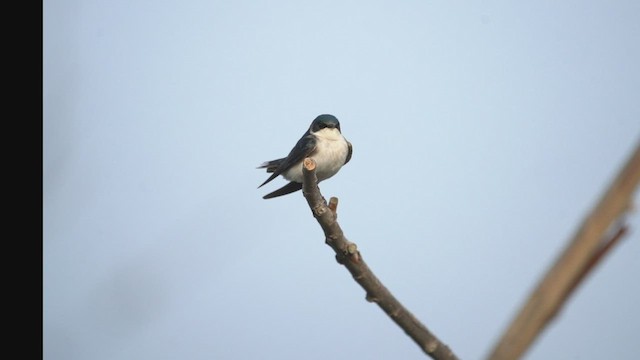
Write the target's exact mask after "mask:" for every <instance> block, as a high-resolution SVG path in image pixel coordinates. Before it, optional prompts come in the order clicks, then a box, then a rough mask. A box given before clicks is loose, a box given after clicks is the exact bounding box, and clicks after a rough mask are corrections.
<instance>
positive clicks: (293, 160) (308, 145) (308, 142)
mask: <svg viewBox="0 0 640 360" xmlns="http://www.w3.org/2000/svg"><path fill="white" fill-rule="evenodd" d="M315 149H316V139H315V137H314V136H313V135H307V136H303V137H302V138H301V139H300V140H298V143H297V144H296V146H294V147H293V149H291V152H289V155H287V157H286V158H284V159H282V161H281V162H280V164H279V165H278V167H277V168H275V169H274V168H273V167H270V166H269V164H270V163H272V162H271V161H270V162H267V163H265V164H266V166H264V167H266V168H267V172H269V170H273V174H271V176H269V178H268V179H267V180H265V182H263V183H262V185H260V186H258V188H260V187H262V186H263V185H264V184H266V183H268V182H269V181H271V180H273V179H275V178H276V177H278V175H281V174H282V173H283V172H285V171H287V170H289V169H290V168H291V167H292V166H293V165H295V164H297V163H299V162H300V161H302V159H304V158H305V157H307V156H309V155H311V154H312V153H313V151H314V150H315ZM274 161H277V160H274ZM265 164H263V165H265Z"/></svg>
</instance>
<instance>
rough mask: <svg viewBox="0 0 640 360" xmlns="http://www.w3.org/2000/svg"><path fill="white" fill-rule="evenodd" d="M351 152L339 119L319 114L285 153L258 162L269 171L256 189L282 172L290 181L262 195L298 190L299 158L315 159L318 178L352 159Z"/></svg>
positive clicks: (329, 175) (299, 183) (300, 163)
mask: <svg viewBox="0 0 640 360" xmlns="http://www.w3.org/2000/svg"><path fill="white" fill-rule="evenodd" d="M352 153H353V146H351V143H350V142H349V141H347V139H345V138H344V136H342V132H341V130H340V121H338V119H337V118H336V117H335V116H333V115H329V114H322V115H319V116H318V117H316V118H315V119H314V120H313V122H311V125H310V126H309V130H307V132H305V133H304V135H302V137H301V138H300V140H298V142H297V143H296V145H295V146H294V147H293V149H291V152H289V155H287V157H285V158H282V159H276V160H271V161H265V162H264V163H262V164H261V165H260V166H258V169H267V173H272V174H271V176H269V178H268V179H267V180H265V182H263V183H262V185H260V186H258V189H259V188H261V187H263V186H264V185H265V184H267V183H268V182H270V181H271V180H273V179H275V178H276V177H278V176H279V175H282V177H284V178H285V179H286V180H289V183H288V184H287V185H285V186H283V187H281V188H280V189H278V190H276V191H274V192H271V193H269V194H267V195H265V196H263V197H262V198H263V199H271V198H274V197H278V196H282V195H287V194H290V193H292V192H295V191H298V190H300V189H302V162H303V160H304V159H305V158H307V157H311V158H313V159H314V160H315V162H316V176H317V178H318V182H320V181H322V180H326V179H328V178H330V177H332V176H333V175H335V174H337V173H338V171H339V170H340V168H342V166H344V165H345V164H346V163H348V162H349V160H351V155H352Z"/></svg>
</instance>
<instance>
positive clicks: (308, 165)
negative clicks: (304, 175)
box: [302, 158, 316, 171]
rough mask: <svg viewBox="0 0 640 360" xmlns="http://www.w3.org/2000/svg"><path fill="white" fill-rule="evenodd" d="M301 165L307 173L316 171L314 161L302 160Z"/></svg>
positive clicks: (309, 159) (310, 159)
mask: <svg viewBox="0 0 640 360" xmlns="http://www.w3.org/2000/svg"><path fill="white" fill-rule="evenodd" d="M302 164H303V166H304V168H305V169H307V170H309V171H313V170H315V169H316V161H315V160H313V159H312V158H304V161H303V162H302Z"/></svg>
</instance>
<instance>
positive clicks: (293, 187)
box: [262, 181, 302, 199]
mask: <svg viewBox="0 0 640 360" xmlns="http://www.w3.org/2000/svg"><path fill="white" fill-rule="evenodd" d="M300 189H302V184H301V183H298V182H295V181H292V182H290V183H288V184H287V185H285V186H283V187H281V188H280V189H278V190H276V191H274V192H271V193H268V194H267V195H265V196H263V197H262V198H263V199H271V198H274V197H278V196H282V195H287V194H291V193H292V192H294V191H298V190H300Z"/></svg>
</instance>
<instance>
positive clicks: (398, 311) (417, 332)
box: [302, 158, 457, 360]
mask: <svg viewBox="0 0 640 360" xmlns="http://www.w3.org/2000/svg"><path fill="white" fill-rule="evenodd" d="M315 168H316V163H315V161H314V160H313V159H310V158H306V159H304V166H303V174H304V183H303V186H302V193H303V195H304V197H305V198H306V199H307V203H309V207H310V208H311V211H312V212H313V216H314V217H315V218H316V220H318V223H319V224H320V226H321V227H322V230H323V231H324V234H325V241H326V243H327V245H329V246H330V247H331V248H332V249H333V250H334V251H335V253H336V260H338V263H340V264H342V265H344V266H345V267H346V268H347V270H349V272H350V273H351V275H353V278H354V279H355V281H356V282H357V283H358V284H360V286H362V288H363V289H364V290H365V291H366V293H367V297H366V299H367V301H370V302H374V303H376V304H378V306H380V308H381V309H382V310H383V311H384V312H385V313H386V314H387V315H389V317H390V318H391V319H392V320H393V321H394V322H395V323H396V324H398V326H400V327H401V328H402V330H404V331H405V333H407V335H409V337H411V339H413V341H415V342H416V344H418V346H420V348H421V349H422V350H423V351H424V352H425V353H426V354H427V355H429V356H431V357H432V358H433V359H438V360H444V359H447V360H453V359H457V357H456V355H455V354H454V353H453V352H452V351H451V349H449V347H448V346H447V345H446V344H444V343H443V342H441V341H440V340H439V339H438V338H437V337H436V336H435V335H433V334H432V333H431V332H430V331H429V330H428V329H427V328H426V327H425V326H424V325H423V324H422V323H421V322H420V321H419V320H418V319H416V317H415V316H413V314H411V313H410V312H409V310H407V309H406V308H405V307H404V306H403V305H402V304H401V303H400V302H399V301H398V300H397V299H396V298H395V297H394V296H393V295H392V294H391V292H389V290H388V289H387V288H386V287H385V286H384V285H382V283H381V282H380V280H378V278H377V277H376V276H375V275H374V274H373V272H372V271H371V269H369V267H368V266H367V264H366V263H365V262H364V260H363V259H362V255H360V252H359V251H358V249H357V246H356V244H354V243H352V242H349V241H348V240H347V239H346V238H345V236H344V233H343V232H342V229H341V228H340V225H339V224H338V222H337V220H336V219H337V215H336V214H337V212H336V211H337V206H338V199H337V198H331V200H330V201H329V205H327V203H326V201H325V200H324V198H323V197H322V194H320V189H319V188H318V179H317V177H316V173H315Z"/></svg>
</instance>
